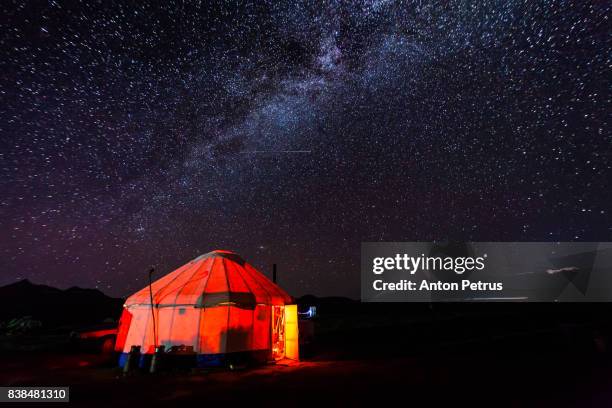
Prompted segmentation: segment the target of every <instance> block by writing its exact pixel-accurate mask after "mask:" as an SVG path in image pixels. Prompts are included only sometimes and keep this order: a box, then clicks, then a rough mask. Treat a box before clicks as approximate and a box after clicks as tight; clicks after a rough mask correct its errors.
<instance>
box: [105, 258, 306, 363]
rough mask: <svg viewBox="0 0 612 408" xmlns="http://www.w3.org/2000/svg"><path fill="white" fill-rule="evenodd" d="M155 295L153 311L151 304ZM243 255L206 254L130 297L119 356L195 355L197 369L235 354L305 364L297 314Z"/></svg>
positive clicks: (288, 300) (285, 296)
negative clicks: (136, 351) (134, 351)
mask: <svg viewBox="0 0 612 408" xmlns="http://www.w3.org/2000/svg"><path fill="white" fill-rule="evenodd" d="M151 296H152V299H153V302H152V303H153V307H152V305H151ZM291 303H292V301H291V297H290V296H289V295H288V294H287V293H286V292H285V291H284V290H283V289H281V288H280V287H278V286H277V285H276V284H274V283H272V282H271V281H270V280H269V279H268V278H267V277H266V276H265V275H263V274H262V273H261V272H259V271H258V270H256V269H255V268H254V267H253V266H251V265H250V264H248V263H247V262H245V261H244V260H243V259H242V258H241V257H240V256H238V255H237V254H235V253H233V252H230V251H224V250H217V251H213V252H209V253H207V254H204V255H201V256H199V257H197V258H195V259H194V260H192V261H190V262H188V263H187V264H185V265H183V266H181V267H180V268H178V269H176V270H175V271H174V272H171V273H169V274H167V275H165V276H164V277H162V278H161V279H159V280H157V281H155V282H153V283H152V284H151V287H150V288H149V286H147V287H145V288H143V289H141V290H140V291H138V292H136V293H134V294H133V295H132V296H130V297H128V298H127V300H126V302H125V305H124V312H123V314H122V317H121V321H120V324H119V330H118V334H117V343H116V347H115V348H116V350H117V351H121V352H122V353H123V355H124V356H125V354H126V353H128V352H129V351H130V349H131V348H132V346H140V350H141V352H142V353H147V354H150V353H154V351H155V347H156V346H164V348H165V350H166V351H167V352H172V350H174V349H180V350H183V351H184V350H189V351H192V352H193V353H194V354H195V355H197V356H198V362H207V361H220V358H222V357H224V356H228V355H232V354H234V353H253V354H257V355H259V356H261V357H262V358H265V359H268V360H270V359H280V358H292V359H297V357H298V340H297V307H296V306H295V305H291Z"/></svg>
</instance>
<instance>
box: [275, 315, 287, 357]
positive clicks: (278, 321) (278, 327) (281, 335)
mask: <svg viewBox="0 0 612 408" xmlns="http://www.w3.org/2000/svg"><path fill="white" fill-rule="evenodd" d="M284 309H285V306H272V358H273V359H274V360H280V359H282V358H284V357H285V310H284Z"/></svg>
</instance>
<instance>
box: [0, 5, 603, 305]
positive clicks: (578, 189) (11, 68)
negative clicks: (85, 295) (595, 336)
mask: <svg viewBox="0 0 612 408" xmlns="http://www.w3.org/2000/svg"><path fill="white" fill-rule="evenodd" d="M132 3H133V4H132ZM132 3H130V5H128V3H125V2H115V1H107V0H105V1H83V2H78V3H75V2H61V1H59V0H58V1H49V2H21V1H17V0H14V1H5V2H2V5H1V6H0V8H1V9H2V15H3V18H2V21H1V22H0V23H1V27H0V28H1V33H0V36H1V37H0V47H1V50H2V58H1V59H0V72H1V73H2V74H1V78H0V81H1V82H0V97H1V101H2V103H1V105H0V131H1V134H0V135H1V156H0V157H1V159H2V166H1V186H2V191H3V194H2V198H1V207H0V210H1V212H2V214H1V219H0V222H1V225H0V227H1V228H2V231H3V233H2V238H1V243H2V248H3V249H2V251H3V255H2V260H1V262H0V268H1V269H0V270H1V271H2V273H1V274H0V284H6V283H10V282H14V281H15V280H17V279H23V278H28V279H30V280H32V281H34V282H41V283H47V284H51V285H56V286H60V287H68V286H72V285H79V286H85V287H97V288H99V289H101V290H103V291H105V292H107V293H109V294H112V295H125V294H128V293H130V291H133V290H135V289H138V288H140V287H142V286H143V285H144V278H145V277H146V271H147V268H148V267H149V265H156V267H157V270H158V273H159V274H162V273H166V272H169V271H170V270H172V269H174V268H175V267H178V266H179V265H181V264H183V263H185V262H187V261H188V260H190V259H192V258H194V257H196V256H197V255H199V254H201V253H203V252H208V251H209V250H212V249H215V248H225V249H233V250H236V251H237V252H239V253H241V254H242V255H243V256H244V257H245V258H246V259H247V260H249V261H251V262H252V263H253V264H254V265H255V266H257V267H259V268H261V269H262V270H264V271H269V270H270V267H271V264H272V263H277V264H278V265H279V275H280V279H279V280H280V283H281V285H282V286H284V287H285V288H286V289H287V290H288V291H289V292H291V293H292V294H294V295H302V294H306V293H314V294H318V295H332V294H336V295H346V296H352V297H358V294H359V253H360V244H361V242H363V241H393V240H397V241H416V240H434V239H438V240H445V239H453V240H455V239H456V240H480V241H507V240H521V241H534V240H535V241H550V240H568V241H569V240H610V238H611V236H612V217H611V215H610V212H611V211H612V208H611V207H612V193H611V191H612V189H611V186H610V180H612V168H611V164H610V162H611V152H612V149H611V142H612V137H611V134H610V127H609V125H608V119H609V116H610V112H611V109H610V106H611V104H610V98H611V97H610V85H611V84H610V78H611V75H610V69H611V67H612V63H611V60H610V58H611V55H612V43H611V40H610V32H611V30H610V28H611V27H610V6H609V4H608V3H607V2H603V1H593V2H589V1H582V0H581V1H545V2H544V1H542V2H538V1H499V2H480V1H479V2H451V3H450V4H445V3H446V2H427V1H415V2H408V3H394V2H390V1H360V2H353V3H350V4H349V3H346V2H342V3H341V2H334V1H332V2H325V3H318V2H317V4H315V2H305V3H297V2H279V1H271V2H265V3H261V2H258V3H256V4H252V3H243V2H227V3H217V4H208V3H201V2H176V1H164V2H160V3H161V4H162V5H161V6H160V5H156V4H155V3H151V2H149V1H139V2H132Z"/></svg>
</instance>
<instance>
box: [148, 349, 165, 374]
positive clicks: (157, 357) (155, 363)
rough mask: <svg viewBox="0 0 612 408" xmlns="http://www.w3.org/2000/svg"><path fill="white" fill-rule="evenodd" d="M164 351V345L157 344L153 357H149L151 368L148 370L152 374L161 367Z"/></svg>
mask: <svg viewBox="0 0 612 408" xmlns="http://www.w3.org/2000/svg"><path fill="white" fill-rule="evenodd" d="M165 351H166V347H165V346H157V347H156V348H155V353H154V354H153V358H152V359H151V369H150V370H149V371H150V372H151V373H152V374H153V373H156V372H158V371H160V370H161V369H163V362H162V359H163V358H164V352H165Z"/></svg>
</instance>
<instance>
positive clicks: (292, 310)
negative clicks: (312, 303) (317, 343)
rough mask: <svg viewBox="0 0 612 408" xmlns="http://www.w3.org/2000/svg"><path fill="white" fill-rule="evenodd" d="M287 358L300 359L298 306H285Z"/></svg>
mask: <svg viewBox="0 0 612 408" xmlns="http://www.w3.org/2000/svg"><path fill="white" fill-rule="evenodd" d="M285 358H288V359H291V360H299V359H300V352H299V331H298V313H297V305H286V306H285Z"/></svg>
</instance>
